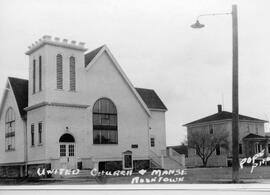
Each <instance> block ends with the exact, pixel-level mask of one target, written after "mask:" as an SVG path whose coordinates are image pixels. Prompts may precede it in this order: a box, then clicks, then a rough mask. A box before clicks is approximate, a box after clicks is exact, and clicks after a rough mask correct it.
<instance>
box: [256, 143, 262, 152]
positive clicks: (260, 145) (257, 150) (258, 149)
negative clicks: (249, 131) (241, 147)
mask: <svg viewBox="0 0 270 195" xmlns="http://www.w3.org/2000/svg"><path fill="white" fill-rule="evenodd" d="M261 151H262V144H260V143H255V153H259V152H261Z"/></svg>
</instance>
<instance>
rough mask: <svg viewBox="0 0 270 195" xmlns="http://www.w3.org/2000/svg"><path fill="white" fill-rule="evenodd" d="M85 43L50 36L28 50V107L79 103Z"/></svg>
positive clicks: (46, 36) (44, 37)
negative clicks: (45, 104)
mask: <svg viewBox="0 0 270 195" xmlns="http://www.w3.org/2000/svg"><path fill="white" fill-rule="evenodd" d="M84 45H85V43H83V42H79V43H77V42H76V41H74V40H72V41H68V40H67V39H62V40H61V39H60V38H58V37H55V38H52V37H51V36H49V35H45V36H43V37H42V38H41V39H39V40H38V41H36V42H35V43H33V44H32V45H31V46H29V47H28V51H27V52H26V53H25V54H26V55H28V56H29V82H28V85H29V86H28V91H29V92H28V100H29V102H28V107H31V106H34V105H37V104H42V103H48V102H57V103H66V102H69V103H70V102H72V101H74V102H73V103H76V102H75V101H76V98H75V96H76V94H78V93H79V92H80V86H81V84H82V82H83V80H82V79H83V77H82V74H83V71H82V70H83V68H84V52H85V51H86V50H87V49H86V48H85V47H84Z"/></svg>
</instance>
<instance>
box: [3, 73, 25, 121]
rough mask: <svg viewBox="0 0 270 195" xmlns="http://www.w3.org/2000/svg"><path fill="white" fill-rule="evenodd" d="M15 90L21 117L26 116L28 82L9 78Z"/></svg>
mask: <svg viewBox="0 0 270 195" xmlns="http://www.w3.org/2000/svg"><path fill="white" fill-rule="evenodd" d="M8 79H9V82H10V85H11V87H12V89H13V92H14V95H15V98H16V101H17V105H18V108H19V111H20V114H21V116H24V115H25V114H26V112H25V110H24V108H25V107H27V106H28V80H25V79H19V78H14V77H8Z"/></svg>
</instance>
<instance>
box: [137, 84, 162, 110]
mask: <svg viewBox="0 0 270 195" xmlns="http://www.w3.org/2000/svg"><path fill="white" fill-rule="evenodd" d="M135 89H136V91H137V92H138V93H139V95H140V96H141V98H142V99H143V101H144V103H145V104H146V105H147V107H148V108H149V109H162V110H167V108H166V106H165V105H164V104H163V102H162V101H161V99H160V98H159V97H158V95H157V94H156V92H155V91H154V90H153V89H143V88H135Z"/></svg>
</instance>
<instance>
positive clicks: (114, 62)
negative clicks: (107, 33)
mask: <svg viewBox="0 0 270 195" xmlns="http://www.w3.org/2000/svg"><path fill="white" fill-rule="evenodd" d="M105 51H106V52H107V54H108V55H109V57H110V58H111V60H112V62H113V64H114V65H115V67H116V69H117V70H118V72H119V73H120V75H121V76H122V77H123V79H124V81H126V83H127V85H128V87H129V88H130V89H131V91H132V92H133V94H134V95H135V97H136V98H137V99H138V101H139V103H140V104H141V106H142V107H143V108H144V110H145V112H146V113H147V114H148V116H151V112H150V110H149V108H148V107H147V106H146V104H145V103H144V101H143V100H142V98H141V97H140V95H139V94H138V92H137V91H136V89H135V88H134V86H133V85H132V84H131V82H130V81H129V79H128V77H127V76H126V74H125V73H124V71H123V70H122V68H121V67H120V65H119V64H118V62H117V61H116V59H115V58H114V57H113V55H112V53H111V51H110V50H109V48H108V47H107V46H106V45H103V46H102V48H101V49H100V51H99V52H98V53H97V55H96V56H95V57H94V58H93V59H92V61H91V62H90V63H89V64H88V65H87V66H86V67H85V70H86V71H89V70H90V69H91V67H92V66H93V64H95V62H96V61H97V60H98V59H99V57H100V56H101V55H102V53H103V52H105Z"/></svg>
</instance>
